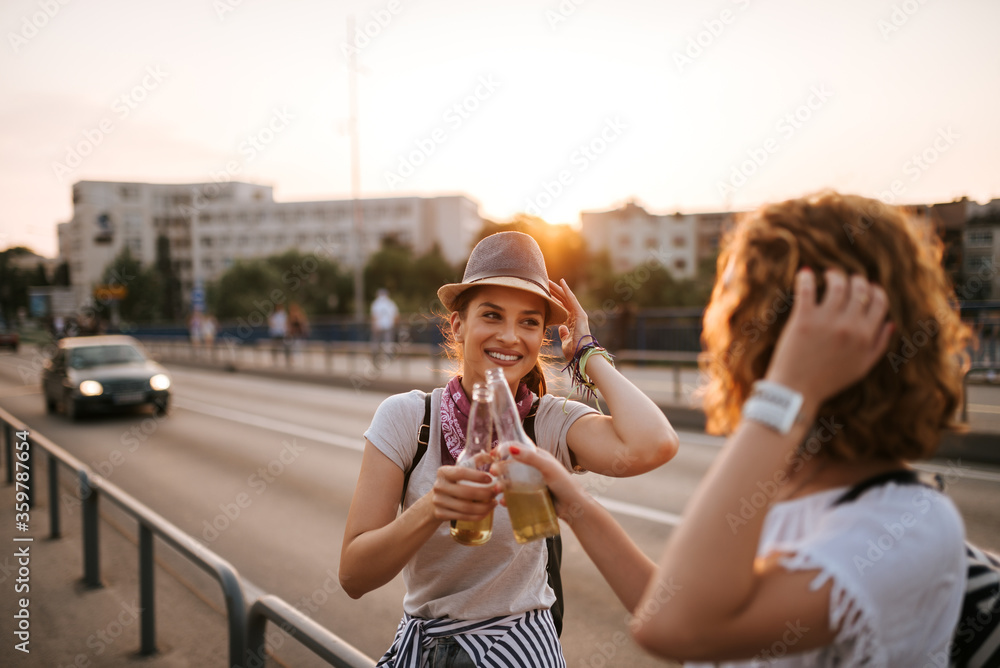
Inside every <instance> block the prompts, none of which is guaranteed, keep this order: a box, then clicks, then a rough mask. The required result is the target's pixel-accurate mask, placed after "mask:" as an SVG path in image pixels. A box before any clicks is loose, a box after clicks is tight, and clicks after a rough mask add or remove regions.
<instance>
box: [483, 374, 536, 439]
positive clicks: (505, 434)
mask: <svg viewBox="0 0 1000 668" xmlns="http://www.w3.org/2000/svg"><path fill="white" fill-rule="evenodd" d="M489 386H490V388H491V389H492V390H493V417H494V422H495V423H496V429H497V440H498V441H499V442H500V443H504V442H507V441H520V442H522V443H531V441H530V440H529V439H528V435H527V434H526V433H524V426H523V425H522V424H521V415H520V413H518V411H517V403H515V401H514V395H513V394H512V393H511V391H510V386H509V385H508V384H507V380H506V379H505V378H504V377H503V374H500V377H499V378H490V379H489Z"/></svg>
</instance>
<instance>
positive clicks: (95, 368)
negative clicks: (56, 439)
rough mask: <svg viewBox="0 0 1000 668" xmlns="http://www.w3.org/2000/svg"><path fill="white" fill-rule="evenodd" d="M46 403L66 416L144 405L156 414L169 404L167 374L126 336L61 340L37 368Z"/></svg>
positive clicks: (49, 409)
mask: <svg viewBox="0 0 1000 668" xmlns="http://www.w3.org/2000/svg"><path fill="white" fill-rule="evenodd" d="M42 392H43V393H44V395H45V408H46V409H47V410H48V412H50V413H54V412H55V411H56V410H57V409H58V408H59V407H62V410H63V412H65V413H66V416H67V417H69V418H70V419H71V420H75V419H76V418H78V417H80V416H81V415H83V414H85V413H90V412H97V411H110V410H115V409H121V408H126V407H132V406H139V405H143V404H148V405H151V406H153V409H154V410H155V411H156V414H157V415H163V414H165V413H166V412H167V407H168V406H169V405H170V376H169V375H168V374H167V370H166V369H164V368H163V367H162V366H160V365H159V364H157V363H156V362H154V361H153V360H152V359H150V358H149V356H148V355H147V354H146V351H145V350H144V349H143V347H142V344H140V343H139V342H138V341H137V340H135V339H133V338H132V337H131V336H79V337H70V338H66V339H62V340H60V341H59V349H58V351H57V352H56V354H55V355H54V356H53V357H52V359H50V360H48V361H47V362H46V363H45V368H44V370H43V371H42Z"/></svg>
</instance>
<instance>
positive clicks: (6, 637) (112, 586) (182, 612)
mask: <svg viewBox="0 0 1000 668" xmlns="http://www.w3.org/2000/svg"><path fill="white" fill-rule="evenodd" d="M36 452H37V451H36ZM46 459H47V458H46V457H42V456H35V457H33V458H32V461H31V462H30V463H31V474H32V477H33V478H34V484H35V493H36V495H37V496H36V504H35V506H34V508H33V509H32V510H31V512H30V514H29V517H30V519H29V522H28V530H27V531H20V530H18V527H16V526H15V516H14V512H13V511H14V503H15V493H16V491H15V486H14V485H7V484H3V485H0V507H2V508H3V509H4V512H0V536H2V537H3V540H4V541H5V542H6V543H7V546H8V547H7V548H6V549H4V552H3V557H0V590H2V591H3V595H2V596H0V599H2V601H3V602H2V605H0V618H2V619H3V620H4V622H3V624H2V627H3V629H4V632H3V633H2V634H0V643H2V645H0V665H3V666H11V667H17V668H20V667H22V666H23V667H29V666H30V667H36V666H37V667H38V668H63V667H66V668H69V667H70V666H72V667H74V668H77V667H79V668H88V667H102V666H128V665H141V666H145V667H148V668H180V667H202V666H220V667H222V666H228V665H229V660H228V644H227V638H228V635H227V627H226V623H225V622H226V620H225V612H224V611H225V604H224V602H223V599H222V595H221V593H220V592H219V591H218V589H219V588H218V585H216V584H215V582H214V581H213V580H211V579H210V578H209V577H208V576H207V575H205V574H203V573H201V572H200V571H199V570H198V569H197V568H196V567H194V566H193V565H191V564H188V563H185V562H184V561H183V560H182V559H180V557H179V556H178V555H176V554H175V553H173V551H172V550H171V549H170V548H169V547H166V546H165V545H163V544H162V543H160V542H159V541H157V542H156V547H155V550H156V562H157V568H156V574H155V599H156V614H157V625H156V627H157V646H158V650H159V652H158V653H157V654H155V655H152V656H146V657H142V656H139V655H138V650H139V648H140V623H139V611H140V608H139V585H138V573H139V566H138V563H139V559H138V555H139V551H138V548H137V546H136V543H137V540H136V533H137V531H136V524H135V522H134V521H133V520H131V519H130V518H129V517H128V516H126V515H124V514H123V513H122V512H120V511H118V510H117V508H115V507H114V506H113V504H110V503H102V504H101V522H100V527H99V532H100V558H101V575H102V582H103V587H100V588H91V587H88V586H86V585H85V584H84V583H83V540H82V537H81V513H80V506H79V501H78V500H77V498H78V497H77V495H76V493H75V490H76V486H75V482H76V479H75V477H73V476H71V475H70V474H69V472H68V471H66V470H65V469H63V471H62V472H61V473H60V499H61V500H60V502H59V503H60V511H61V512H60V518H61V519H60V524H61V534H62V537H61V538H58V539H50V538H49V537H48V536H49V532H50V522H49V508H50V505H49V499H48V482H47V473H46V471H47V465H46V462H45V460H46ZM15 538H18V539H23V538H30V539H31V541H30V542H15V541H14V539H15ZM24 552H27V557H26V558H25V557H20V558H19V556H17V555H18V554H22V555H23V554H24ZM19 561H20V563H19ZM25 561H26V562H27V564H26V565H25V564H24V562H25ZM22 568H25V569H26V571H25V570H21V569H22ZM21 599H24V600H25V601H26V602H27V614H28V617H27V620H26V621H27V624H28V626H27V630H28V633H30V636H29V637H27V638H25V637H24V636H22V637H21V638H18V637H17V636H16V635H14V633H13V632H14V631H15V630H16V628H14V624H18V623H19V621H20V620H16V619H15V617H14V615H15V614H18V613H19V610H20V608H21V602H22V601H21ZM12 622H13V623H12ZM24 640H27V644H24V645H21V646H22V648H23V649H26V650H28V651H27V652H24V651H21V650H20V649H18V648H17V645H19V644H21V643H22V642H23V641H24Z"/></svg>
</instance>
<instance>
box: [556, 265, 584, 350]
mask: <svg viewBox="0 0 1000 668" xmlns="http://www.w3.org/2000/svg"><path fill="white" fill-rule="evenodd" d="M549 292H551V293H552V296H553V297H555V298H556V299H558V300H559V301H560V302H562V305H563V306H565V307H566V310H567V311H569V319H568V320H567V321H566V324H565V325H559V340H560V341H561V342H562V349H563V356H564V357H565V358H566V360H567V361H569V360H572V359H573V355H574V354H575V353H576V346H577V344H578V343H579V342H580V339H582V338H583V337H585V336H588V335H589V334H590V322H589V321H588V319H587V312H586V311H584V310H583V307H582V306H581V305H580V301H579V300H578V299H577V298H576V295H574V294H573V291H572V290H570V289H569V285H568V284H567V283H566V279H559V282H558V283H556V282H555V281H549Z"/></svg>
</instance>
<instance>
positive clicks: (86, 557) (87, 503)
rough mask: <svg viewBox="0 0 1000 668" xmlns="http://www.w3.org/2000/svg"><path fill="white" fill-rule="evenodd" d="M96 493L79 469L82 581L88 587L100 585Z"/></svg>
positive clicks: (88, 479)
mask: <svg viewBox="0 0 1000 668" xmlns="http://www.w3.org/2000/svg"><path fill="white" fill-rule="evenodd" d="M97 494H98V492H97V490H96V489H94V487H93V486H92V485H91V482H90V477H89V476H88V475H87V474H86V473H85V472H83V471H80V499H81V500H82V501H83V581H84V582H85V583H86V584H87V586H88V587H100V586H101V551H100V544H99V543H98V539H99V536H98V529H97V523H98V521H99V517H98V515H97Z"/></svg>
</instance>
